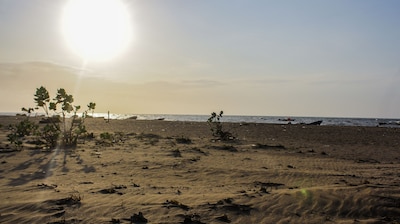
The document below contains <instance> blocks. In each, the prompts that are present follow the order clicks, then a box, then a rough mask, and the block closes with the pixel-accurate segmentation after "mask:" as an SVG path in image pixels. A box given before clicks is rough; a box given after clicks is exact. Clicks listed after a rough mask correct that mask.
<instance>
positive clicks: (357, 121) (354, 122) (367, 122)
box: [94, 113, 400, 127]
mask: <svg viewBox="0 0 400 224" xmlns="http://www.w3.org/2000/svg"><path fill="white" fill-rule="evenodd" d="M94 116H95V117H104V118H107V113H98V114H95V115H94ZM130 117H137V118H136V119H137V120H157V119H164V120H166V121H196V122H205V121H207V119H208V118H209V117H210V116H209V115H173V114H110V119H127V118H130ZM286 119H287V117H280V116H229V115H226V116H223V117H222V122H236V123H243V122H245V123H269V124H287V123H288V121H286ZM290 119H291V123H292V124H300V123H306V124H308V123H311V122H315V121H320V120H321V121H322V123H321V125H337V126H378V125H379V124H381V125H380V126H391V127H400V119H374V118H331V117H290Z"/></svg>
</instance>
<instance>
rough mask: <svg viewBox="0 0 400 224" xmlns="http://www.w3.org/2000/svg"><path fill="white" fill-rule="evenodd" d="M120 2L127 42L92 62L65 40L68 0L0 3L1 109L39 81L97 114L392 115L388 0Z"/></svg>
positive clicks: (395, 42) (397, 38)
mask: <svg viewBox="0 0 400 224" xmlns="http://www.w3.org/2000/svg"><path fill="white" fill-rule="evenodd" d="M120 2H121V3H122V4H123V6H124V9H125V10H126V11H125V12H126V13H127V15H128V17H127V20H128V25H129V31H130V33H129V41H128V42H127V43H126V45H124V47H123V49H121V50H120V51H118V53H117V54H115V55H113V57H110V58H108V59H101V60H98V59H94V58H85V57H84V56H82V55H80V54H79V53H77V51H76V49H75V50H74V49H73V48H72V47H71V44H70V42H68V40H67V39H66V35H65V25H63V21H64V20H63V18H65V17H63V16H64V15H65V14H64V12H65V8H66V5H67V3H68V0H29V1H28V0H0V111H2V112H19V111H20V109H21V108H22V107H32V106H34V102H33V94H34V93H35V90H36V88H38V87H40V86H45V87H46V88H47V89H48V90H49V92H50V94H51V95H52V96H54V94H55V92H56V90H57V89H58V88H65V89H66V90H67V92H68V93H70V94H72V95H73V96H74V99H75V102H76V104H80V105H83V106H84V105H86V104H87V103H88V102H96V105H97V106H96V112H107V111H110V112H112V113H129V114H200V115H207V114H210V113H211V112H213V111H216V112H217V111H220V110H223V111H224V113H225V114H229V115H265V116H326V117H373V118H400V102H399V99H400V88H398V86H400V1H398V0H331V1H328V0H304V1H298V0H246V1H245V0H197V1H195V0H186V1H185V0H121V1H120ZM92 7H93V9H96V7H98V4H97V3H94V4H93V6H92ZM90 11H92V10H89V11H88V15H87V16H88V17H89V16H90V15H89V14H90V13H89V12H90ZM93 11H94V10H93ZM114 17H117V16H116V15H113V14H107V13H104V16H101V17H100V18H99V19H98V20H101V21H102V22H101V23H107V21H109V20H110V21H113V20H111V18H114ZM103 18H106V19H105V20H103ZM78 19H81V20H83V19H84V18H78ZM114 27H116V25H114ZM109 29H111V28H109ZM110 33H111V34H114V33H115V31H114V30H110V31H109V32H107V35H108V34H110ZM99 36H103V35H99ZM111 36H112V35H111ZM92 39H93V41H92V40H90V41H91V42H94V41H96V40H97V39H100V37H99V38H97V37H94V38H92ZM91 42H90V43H91ZM103 46H104V45H103ZM98 48H99V49H101V48H102V46H99V47H98Z"/></svg>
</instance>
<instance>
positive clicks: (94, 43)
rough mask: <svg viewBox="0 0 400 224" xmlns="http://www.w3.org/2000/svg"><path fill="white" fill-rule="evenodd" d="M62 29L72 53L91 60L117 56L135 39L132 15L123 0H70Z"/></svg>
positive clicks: (63, 17) (63, 18)
mask: <svg viewBox="0 0 400 224" xmlns="http://www.w3.org/2000/svg"><path fill="white" fill-rule="evenodd" d="M62 30H63V35H64V37H65V39H66V41H67V42H68V45H69V46H70V47H71V48H72V50H73V51H74V52H75V53H77V54H78V55H80V56H81V57H83V59H84V60H89V61H90V60H94V61H104V60H108V59H111V58H113V57H115V56H116V55H118V54H119V53H120V52H121V51H123V50H124V49H125V48H127V46H128V44H129V42H130V41H131V38H132V28H131V24H130V18H129V13H128V10H127V7H126V6H125V5H124V4H123V2H121V0H69V1H68V2H67V4H66V6H65V8H64V11H63V15H62Z"/></svg>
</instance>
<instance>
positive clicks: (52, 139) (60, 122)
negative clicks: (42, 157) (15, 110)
mask: <svg viewBox="0 0 400 224" xmlns="http://www.w3.org/2000/svg"><path fill="white" fill-rule="evenodd" d="M34 101H35V103H36V107H35V108H28V109H26V108H22V111H23V112H25V113H27V114H28V116H26V118H25V119H24V120H23V121H21V122H20V123H19V124H17V125H14V126H12V128H11V130H12V132H11V134H9V135H8V140H9V141H10V142H11V143H13V144H15V145H17V146H18V147H20V146H22V139H23V138H24V137H25V136H32V135H35V136H36V137H37V138H38V141H37V142H38V143H39V142H42V143H44V144H45V146H46V147H47V148H54V147H57V146H61V147H75V146H76V145H77V141H78V138H80V137H84V135H85V134H87V131H86V127H85V124H84V121H85V118H86V117H87V116H88V112H90V111H92V113H93V111H94V109H95V107H96V104H95V103H92V102H91V103H89V104H88V105H87V106H88V108H87V110H85V111H84V112H83V113H82V114H81V116H78V111H79V110H80V109H81V107H80V106H79V105H73V102H74V97H73V96H72V95H70V94H68V93H67V92H66V91H65V89H63V88H60V89H58V90H57V93H56V96H55V98H53V99H51V98H50V94H49V92H48V91H47V89H46V88H45V87H43V86H41V87H40V88H37V89H36V93H35V94H34ZM40 108H41V109H42V110H43V112H44V114H45V118H44V119H42V120H41V121H39V124H42V125H38V124H36V123H35V122H33V121H31V120H30V117H31V114H32V112H34V111H36V110H39V109H40Z"/></svg>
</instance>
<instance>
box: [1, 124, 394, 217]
mask: <svg viewBox="0 0 400 224" xmlns="http://www.w3.org/2000/svg"><path fill="white" fill-rule="evenodd" d="M20 119H22V118H21V117H5V116H4V117H0V124H1V128H0V130H1V132H0V192H1V194H0V223H185V224H188V223H400V173H399V170H400V150H399V148H400V129H399V128H384V127H339V126H307V125H271V124H253V123H223V127H224V129H225V130H227V131H229V132H231V133H233V135H234V136H235V137H236V139H235V140H231V141H218V140H215V139H214V137H213V136H212V135H211V131H210V129H209V126H208V125H207V123H206V122H170V121H142V120H111V121H110V122H109V123H106V122H105V121H104V120H103V119H100V118H96V119H94V118H93V119H87V120H86V126H87V129H88V131H89V132H92V133H94V136H95V138H94V139H87V140H85V142H82V143H81V144H79V145H78V147H77V148H76V149H68V150H64V149H55V150H51V151H49V150H41V149H33V148H31V147H28V146H26V147H24V148H23V150H21V151H15V150H11V149H10V148H11V146H10V145H8V144H9V143H8V142H7V134H8V133H9V132H8V124H10V123H15V122H18V121H19V120H20ZM105 132H108V133H110V134H113V136H114V138H113V140H111V141H107V140H104V139H101V138H100V137H99V136H100V134H101V133H105Z"/></svg>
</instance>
